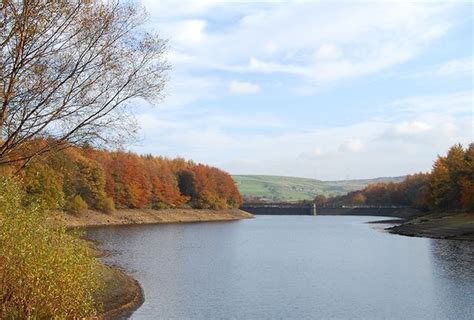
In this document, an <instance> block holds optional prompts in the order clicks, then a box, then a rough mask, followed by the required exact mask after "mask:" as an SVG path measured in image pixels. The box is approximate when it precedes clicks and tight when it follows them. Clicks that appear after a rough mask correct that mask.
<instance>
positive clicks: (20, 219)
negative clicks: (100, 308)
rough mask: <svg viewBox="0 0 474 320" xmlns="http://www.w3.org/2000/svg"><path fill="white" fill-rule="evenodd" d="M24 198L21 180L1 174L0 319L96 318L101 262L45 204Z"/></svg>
mask: <svg viewBox="0 0 474 320" xmlns="http://www.w3.org/2000/svg"><path fill="white" fill-rule="evenodd" d="M24 198H25V193H24V190H22V188H21V186H20V184H19V182H18V181H17V180H16V179H13V178H0V283H1V287H0V319H51V318H54V319H78V318H89V317H93V316H95V315H96V314H97V310H96V307H95V303H94V301H93V298H92V297H93V293H94V292H96V291H97V290H98V288H99V278H98V273H97V270H98V262H97V261H96V259H95V258H94V257H93V255H92V253H91V252H90V250H89V248H88V247H87V245H86V244H84V242H83V241H81V240H80V239H79V238H78V237H76V236H73V235H70V234H68V233H66V229H65V227H63V226H59V225H57V224H56V223H55V222H53V221H55V220H52V219H48V215H49V214H48V212H47V211H46V210H45V206H44V204H43V203H38V202H37V203H30V204H29V205H28V206H27V207H25V206H23V205H22V203H25V201H24V200H25V199H24Z"/></svg>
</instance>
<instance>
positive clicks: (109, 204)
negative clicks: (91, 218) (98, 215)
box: [96, 196, 115, 212]
mask: <svg viewBox="0 0 474 320" xmlns="http://www.w3.org/2000/svg"><path fill="white" fill-rule="evenodd" d="M96 209H97V210H99V211H102V212H112V211H115V204H114V199H112V198H111V197H107V196H104V197H102V198H100V199H99V200H97V204H96Z"/></svg>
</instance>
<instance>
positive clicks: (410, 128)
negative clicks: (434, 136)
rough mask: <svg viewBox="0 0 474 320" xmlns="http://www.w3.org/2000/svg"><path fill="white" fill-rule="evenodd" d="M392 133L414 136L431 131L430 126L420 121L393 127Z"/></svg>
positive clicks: (405, 122)
mask: <svg viewBox="0 0 474 320" xmlns="http://www.w3.org/2000/svg"><path fill="white" fill-rule="evenodd" d="M394 129H395V130H394V132H395V134H397V135H416V134H420V133H423V132H426V131H428V130H430V129H431V126H430V125H429V124H427V123H424V122H422V121H417V120H415V121H404V122H402V123H399V124H397V125H396V126H395V128H394Z"/></svg>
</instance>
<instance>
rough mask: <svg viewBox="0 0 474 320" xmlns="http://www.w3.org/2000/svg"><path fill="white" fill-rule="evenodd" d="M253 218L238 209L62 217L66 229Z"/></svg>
mask: <svg viewBox="0 0 474 320" xmlns="http://www.w3.org/2000/svg"><path fill="white" fill-rule="evenodd" d="M252 217H253V216H252V215H251V214H250V213H247V212H245V211H242V210H239V209H223V210H205V209H199V210H198V209H164V210H152V209H123V210H116V211H114V212H111V213H103V212H97V211H91V210H87V211H84V212H81V213H78V214H73V215H72V214H66V215H64V216H63V219H64V223H65V224H66V226H67V227H71V228H75V227H97V226H110V225H133V224H158V223H177V222H204V221H230V220H240V219H248V218H252Z"/></svg>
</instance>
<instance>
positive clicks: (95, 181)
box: [22, 141, 242, 213]
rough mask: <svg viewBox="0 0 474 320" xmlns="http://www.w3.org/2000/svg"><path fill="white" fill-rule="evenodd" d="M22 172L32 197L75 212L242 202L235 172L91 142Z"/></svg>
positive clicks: (218, 206) (222, 205) (207, 206)
mask: <svg viewBox="0 0 474 320" xmlns="http://www.w3.org/2000/svg"><path fill="white" fill-rule="evenodd" d="M38 143H41V141H38ZM22 176H23V179H24V182H25V185H26V192H27V195H28V199H31V201H37V200H41V201H43V202H45V203H47V204H48V206H49V207H50V208H54V209H65V210H66V211H68V212H73V213H74V212H78V211H82V210H85V209H88V208H90V209H95V210H99V211H104V212H108V211H112V210H114V209H115V208H152V209H163V208H174V207H192V208H200V209H224V208H233V207H238V206H239V205H240V204H241V202H242V199H241V196H240V193H239V191H238V189H237V187H236V185H235V183H234V181H233V179H232V177H231V176H230V175H229V174H228V173H226V172H224V171H222V170H219V169H217V168H214V167H210V166H207V165H203V164H195V163H194V162H192V161H186V160H184V159H181V158H177V159H168V158H164V157H154V156H151V155H145V156H140V155H137V154H135V153H131V152H124V151H114V152H109V151H104V150H97V149H94V148H91V147H82V148H76V147H74V148H73V147H71V148H68V149H65V150H62V151H59V152H57V153H54V155H52V156H49V157H45V158H37V159H36V160H35V161H34V162H32V163H30V164H29V165H28V166H27V167H26V168H25V169H24V170H23V171H22Z"/></svg>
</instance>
